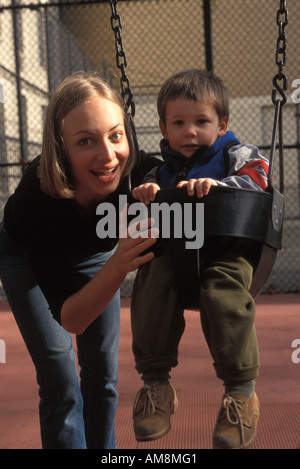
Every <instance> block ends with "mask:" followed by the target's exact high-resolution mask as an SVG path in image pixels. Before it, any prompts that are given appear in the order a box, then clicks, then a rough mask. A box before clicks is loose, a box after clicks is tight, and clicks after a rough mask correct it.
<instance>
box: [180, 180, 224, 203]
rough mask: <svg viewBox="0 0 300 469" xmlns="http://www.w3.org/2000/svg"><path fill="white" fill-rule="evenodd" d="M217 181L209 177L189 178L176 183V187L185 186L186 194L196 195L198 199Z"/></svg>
mask: <svg viewBox="0 0 300 469" xmlns="http://www.w3.org/2000/svg"><path fill="white" fill-rule="evenodd" d="M216 185H217V183H216V181H215V180H214V179H211V178H199V179H190V180H189V181H180V182H179V183H178V184H177V187H178V188H181V187H185V186H187V192H188V195H190V196H193V195H197V197H199V199H200V198H201V197H203V196H204V195H207V194H208V193H209V191H210V188H211V186H216Z"/></svg>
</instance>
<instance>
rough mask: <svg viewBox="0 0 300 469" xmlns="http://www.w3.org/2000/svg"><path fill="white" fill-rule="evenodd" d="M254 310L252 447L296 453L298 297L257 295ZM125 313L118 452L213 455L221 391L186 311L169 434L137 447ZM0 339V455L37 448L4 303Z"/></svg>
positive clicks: (27, 369)
mask: <svg viewBox="0 0 300 469" xmlns="http://www.w3.org/2000/svg"><path fill="white" fill-rule="evenodd" d="M256 304H257V314H256V328H257V335H258V340H259V346H260V358H261V368H260V375H259V377H258V379H257V382H256V392H257V395H258V397H259V400H260V408H261V410H260V419H259V424H258V435H257V440H256V442H255V443H254V445H253V446H252V448H253V449H296V448H300V294H282V295H281V294H280V295H279V294H278V295H261V296H259V297H258V298H257V301H256ZM129 306H130V299H127V298H122V310H121V341H120V357H119V385H118V391H119V406H118V411H117V416H116V438H117V446H118V449H120V450H121V449H124V450H125V449H127V450H134V449H147V450H160V449H164V450H166V449H174V450H175V449H176V450H181V449H184V450H190V449H195V450H196V449H211V448H212V443H211V440H212V433H213V429H214V425H215V420H216V416H217V413H218V410H219V407H220V404H221V399H222V394H223V387H222V383H221V382H220V381H219V380H218V379H217V378H216V376H215V372H214V369H213V366H212V360H211V357H210V354H209V351H208V348H207V345H206V342H205V340H204V337H203V333H202V331H201V326H200V319H199V313H197V312H195V311H186V312H185V318H186V330H185V333H184V336H183V338H182V341H181V345H180V355H179V365H178V367H177V368H176V369H175V370H174V371H173V373H172V384H173V386H174V387H175V389H176V391H177V395H178V398H179V408H178V411H177V412H176V413H175V414H174V415H173V416H172V429H171V431H170V432H169V433H168V434H167V435H166V436H164V437H163V438H161V439H160V440H156V441H153V442H148V443H137V442H136V440H135V438H134V434H133V428H132V406H133V401H134V398H135V395H136V392H137V391H138V389H139V388H140V387H141V386H142V382H141V380H140V377H139V376H138V374H137V372H136V371H135V369H134V361H133V356H132V352H131V333H130V312H129ZM0 339H1V340H2V344H3V341H4V344H5V361H4V360H3V354H2V362H0V449H40V448H41V441H40V434H39V418H38V402H39V397H38V387H37V384H36V378H35V370H34V367H33V365H32V362H31V359H30V357H29V355H28V353H27V350H26V348H25V345H24V343H23V340H22V338H21V336H20V333H19V331H18V328H17V326H16V324H15V321H14V318H13V315H12V313H11V312H10V309H9V306H8V304H7V303H6V302H0ZM297 339H298V341H297ZM293 342H294V345H296V346H295V347H293V346H292V344H293ZM297 344H298V345H297Z"/></svg>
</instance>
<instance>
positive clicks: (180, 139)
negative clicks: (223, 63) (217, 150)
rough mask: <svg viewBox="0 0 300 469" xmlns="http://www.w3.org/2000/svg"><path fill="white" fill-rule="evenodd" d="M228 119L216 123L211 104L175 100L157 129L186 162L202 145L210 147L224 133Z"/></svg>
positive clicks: (183, 99) (215, 113)
mask: <svg viewBox="0 0 300 469" xmlns="http://www.w3.org/2000/svg"><path fill="white" fill-rule="evenodd" d="M227 123H228V120H227V119H223V120H222V121H221V122H220V121H219V117H218V115H217V112H216V110H215V108H214V107H213V105H212V104H210V103H207V102H203V101H194V100H191V99H186V98H177V99H175V100H172V101H169V102H168V103H167V106H166V123H165V124H164V123H163V122H162V121H160V123H159V125H160V129H161V132H162V134H163V136H164V138H165V139H166V140H168V141H169V144H170V146H171V148H172V149H173V150H175V151H178V152H180V153H181V154H183V155H184V156H186V157H187V158H190V157H191V156H192V154H193V153H194V152H195V151H196V150H197V149H198V148H199V147H201V146H202V145H207V146H208V147H211V145H213V143H215V141H216V140H217V138H218V137H221V136H222V135H224V134H225V133H226V130H227Z"/></svg>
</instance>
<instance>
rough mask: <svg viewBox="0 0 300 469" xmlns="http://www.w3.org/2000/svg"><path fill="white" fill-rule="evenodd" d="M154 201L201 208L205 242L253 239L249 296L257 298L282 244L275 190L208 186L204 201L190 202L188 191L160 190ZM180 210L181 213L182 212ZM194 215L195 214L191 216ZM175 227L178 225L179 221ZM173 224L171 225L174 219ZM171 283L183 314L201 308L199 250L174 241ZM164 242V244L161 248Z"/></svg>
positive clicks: (280, 214)
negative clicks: (173, 272) (198, 205)
mask: <svg viewBox="0 0 300 469" xmlns="http://www.w3.org/2000/svg"><path fill="white" fill-rule="evenodd" d="M155 202H157V203H159V204H161V203H163V202H166V203H168V204H169V205H171V204H173V203H174V202H179V203H180V205H181V206H182V207H183V204H185V203H189V204H191V203H192V206H193V210H195V204H199V203H200V204H204V243H203V249H205V245H206V242H208V240H209V239H216V238H217V239H218V238H224V237H226V238H228V237H229V238H242V239H247V240H252V242H253V246H254V252H255V256H256V262H255V266H256V267H255V269H254V275H253V281H252V285H251V288H250V290H249V291H250V293H251V295H252V296H253V297H255V296H257V294H258V293H259V292H260V290H261V289H262V287H263V286H264V285H265V283H266V281H267V279H268V277H269V276H270V274H271V271H272V268H273V266H274V263H275V259H276V255H277V251H278V250H279V249H281V245H282V226H283V211H284V197H283V194H281V193H280V192H279V191H278V190H277V189H275V188H273V187H270V188H268V189H267V190H266V191H265V192H262V191H261V192H259V191H254V190H249V189H240V188H231V187H218V186H216V187H212V188H211V190H210V192H209V194H208V195H207V196H205V197H203V198H202V199H199V198H197V196H193V197H190V196H189V195H188V194H187V191H186V188H182V189H162V190H160V191H158V192H157V195H156V199H155ZM183 210H184V209H183V208H182V211H183ZM194 213H195V212H193V215H194ZM177 222H178V220H177ZM173 223H175V221H174V220H173ZM172 233H174V231H172V228H171V237H170V239H169V240H168V241H167V242H170V243H171V249H172V253H173V259H174V268H175V278H176V285H177V290H178V295H179V298H180V300H181V302H182V304H183V306H184V308H185V309H198V308H199V305H198V303H199V285H200V274H201V272H200V270H201V268H200V265H201V252H202V247H200V248H199V249H186V247H185V246H186V244H185V243H186V242H187V241H190V239H188V238H186V237H185V234H184V229H182V237H180V238H175V237H174V236H172ZM164 242H166V240H162V243H164Z"/></svg>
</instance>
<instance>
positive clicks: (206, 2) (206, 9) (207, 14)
mask: <svg viewBox="0 0 300 469" xmlns="http://www.w3.org/2000/svg"><path fill="white" fill-rule="evenodd" d="M203 19H204V43H205V59H206V69H207V70H208V71H209V72H213V71H214V59H213V40H212V22H211V2H210V0H203Z"/></svg>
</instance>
